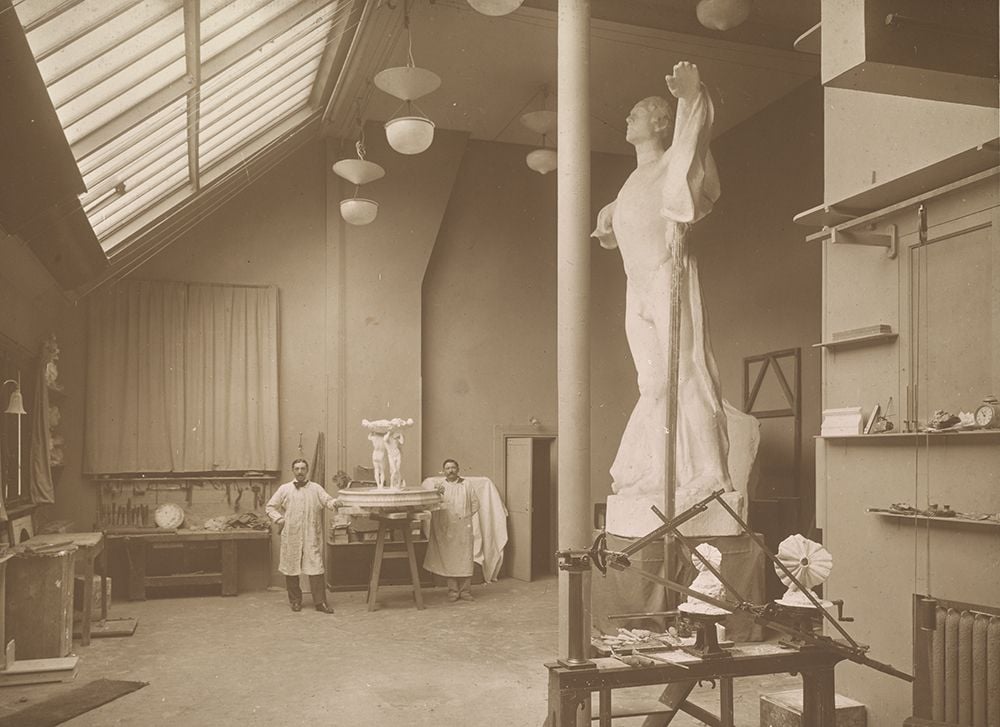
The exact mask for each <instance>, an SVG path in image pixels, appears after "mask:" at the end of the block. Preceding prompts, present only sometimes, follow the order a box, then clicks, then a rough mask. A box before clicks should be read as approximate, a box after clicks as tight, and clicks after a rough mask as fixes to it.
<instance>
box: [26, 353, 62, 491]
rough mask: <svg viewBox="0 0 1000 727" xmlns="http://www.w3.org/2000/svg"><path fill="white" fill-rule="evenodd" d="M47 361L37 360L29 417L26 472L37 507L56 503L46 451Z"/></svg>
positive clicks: (48, 444) (47, 436)
mask: <svg viewBox="0 0 1000 727" xmlns="http://www.w3.org/2000/svg"><path fill="white" fill-rule="evenodd" d="M47 363H48V361H46V360H45V357H44V356H40V357H39V361H38V365H37V366H36V367H35V369H36V371H35V406H34V409H35V411H34V412H32V413H33V414H34V416H32V417H31V420H30V421H31V458H30V466H29V468H28V471H29V472H30V476H29V478H28V481H29V482H30V490H31V501H32V502H33V503H35V504H36V505H41V504H48V505H51V504H52V503H54V502H55V501H56V488H55V485H54V483H53V482H52V468H51V466H50V464H49V449H50V448H51V446H52V442H51V438H52V433H51V432H50V431H49V387H48V386H47V385H46V383H45V365H46V364H47Z"/></svg>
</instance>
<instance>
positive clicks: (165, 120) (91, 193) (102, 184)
mask: <svg viewBox="0 0 1000 727" xmlns="http://www.w3.org/2000/svg"><path fill="white" fill-rule="evenodd" d="M186 129H187V106H186V104H185V102H184V99H180V100H178V101H175V102H174V103H172V104H170V106H168V107H166V108H165V109H163V110H162V111H160V112H159V113H157V114H155V115H153V116H151V117H150V118H149V119H147V120H146V121H144V122H143V123H141V124H139V125H138V126H136V127H135V128H134V129H133V130H132V131H130V132H129V133H128V134H125V135H124V136H122V137H121V138H120V139H116V140H114V141H112V142H111V143H109V144H107V145H106V146H105V147H103V148H101V149H100V150H99V151H97V152H95V153H94V154H91V155H90V156H89V157H88V158H87V159H85V160H84V161H83V163H81V165H80V171H81V173H82V174H83V181H84V182H85V183H86V185H87V193H86V194H85V195H83V196H82V197H81V198H80V201H81V203H82V204H83V206H84V208H85V209H86V208H87V207H88V205H89V204H90V203H91V202H93V200H94V199H96V198H99V197H101V196H102V195H105V194H107V193H108V191H109V190H111V189H114V187H115V185H116V184H118V183H124V184H125V187H126V190H130V189H132V188H133V187H134V183H133V182H132V179H131V177H132V175H133V173H134V169H133V167H134V166H135V165H137V164H138V165H140V167H141V165H142V164H153V163H155V161H156V156H157V154H158V153H159V152H158V151H157V150H158V149H162V147H161V145H162V144H164V143H168V144H177V143H182V142H184V141H185V140H186ZM126 193H127V192H126Z"/></svg>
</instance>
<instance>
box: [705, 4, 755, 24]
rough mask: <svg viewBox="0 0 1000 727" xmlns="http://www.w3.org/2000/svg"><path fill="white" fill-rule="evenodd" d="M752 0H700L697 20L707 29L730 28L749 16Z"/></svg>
mask: <svg viewBox="0 0 1000 727" xmlns="http://www.w3.org/2000/svg"><path fill="white" fill-rule="evenodd" d="M751 9H752V0H700V2H699V3H698V6H697V7H696V8H695V13H696V14H697V15H698V22H699V23H701V24H702V25H704V26H705V27H706V28H708V29H709V30H730V29H732V28H735V27H736V26H737V25H739V24H740V23H742V22H743V21H745V20H746V19H747V18H748V17H750V10H751Z"/></svg>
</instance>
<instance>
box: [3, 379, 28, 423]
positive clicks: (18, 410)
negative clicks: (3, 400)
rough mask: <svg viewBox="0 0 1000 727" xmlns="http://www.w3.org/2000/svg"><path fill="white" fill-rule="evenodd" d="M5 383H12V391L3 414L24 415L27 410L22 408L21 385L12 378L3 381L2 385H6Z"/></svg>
mask: <svg viewBox="0 0 1000 727" xmlns="http://www.w3.org/2000/svg"><path fill="white" fill-rule="evenodd" d="M7 384H14V391H12V392H11V394H10V401H9V402H8V403H7V409H6V411H5V412H4V414H18V415H20V416H24V415H25V414H27V413H28V412H26V411H25V410H24V398H23V397H22V396H21V385H20V384H19V383H17V381H15V380H14V379H7V380H6V381H4V382H3V385H4V386H7Z"/></svg>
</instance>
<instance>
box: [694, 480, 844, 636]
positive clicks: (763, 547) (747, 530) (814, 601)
mask: <svg viewBox="0 0 1000 727" xmlns="http://www.w3.org/2000/svg"><path fill="white" fill-rule="evenodd" d="M717 499H718V502H719V504H720V505H722V507H724V508H725V509H726V510H727V511H728V512H729V514H730V515H732V516H733V519H734V520H736V522H737V523H739V525H740V527H741V528H743V531H744V532H745V533H746V534H747V535H749V536H750V538H751V539H752V540H753V541H754V542H755V543H756V544H757V547H759V548H760V549H761V550H762V551H764V554H765V555H766V556H767V557H768V558H769V559H770V560H771V562H772V563H774V564H775V565H777V566H778V567H779V568H780V569H781V572H782V573H784V574H785V575H786V576H788V578H789V580H791V581H792V583H794V584H795V587H796V588H798V589H799V591H801V592H802V593H803V594H804V595H805V597H806V598H808V599H809V602H810V603H812V605H813V606H814V607H815V608H817V609H819V612H820V613H821V614H822V615H823V618H825V619H826V620H827V621H829V622H830V623H831V624H833V627H834V628H835V629H837V631H839V632H840V635H841V636H843V637H844V638H845V639H847V640H848V641H849V642H850V643H851V645H852V646H854V647H856V648H859V649H860V648H861V645H860V644H858V642H857V641H855V640H854V639H853V638H852V637H851V635H850V634H849V633H847V630H846V629H844V627H843V626H841V625H840V624H839V623H837V619H835V618H834V617H833V616H831V615H830V613H829V612H827V610H826V609H825V608H823V605H822V604H821V603H820V602H819V600H818V599H817V598H816V596H814V595H813V592H812V591H811V590H809V589H808V588H806V587H805V586H804V585H802V582H801V581H800V580H799V579H798V578H796V577H795V576H794V575H793V574H792V572H791V571H790V570H788V568H786V567H785V564H784V563H782V562H781V561H780V560H778V557H777V556H775V555H773V554H772V553H771V551H770V550H768V549H767V545H766V544H765V543H764V541H763V540H762V539H761V538H760V536H758V535H757V533H755V532H753V531H752V530H750V526H749V525H747V524H746V523H745V522H743V518H741V517H740V516H739V515H738V514H737V513H736V511H735V510H733V508H731V507H729V505H727V504H726V501H725V500H723V499H722V498H721V497H719V498H717ZM702 600H704V599H702Z"/></svg>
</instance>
